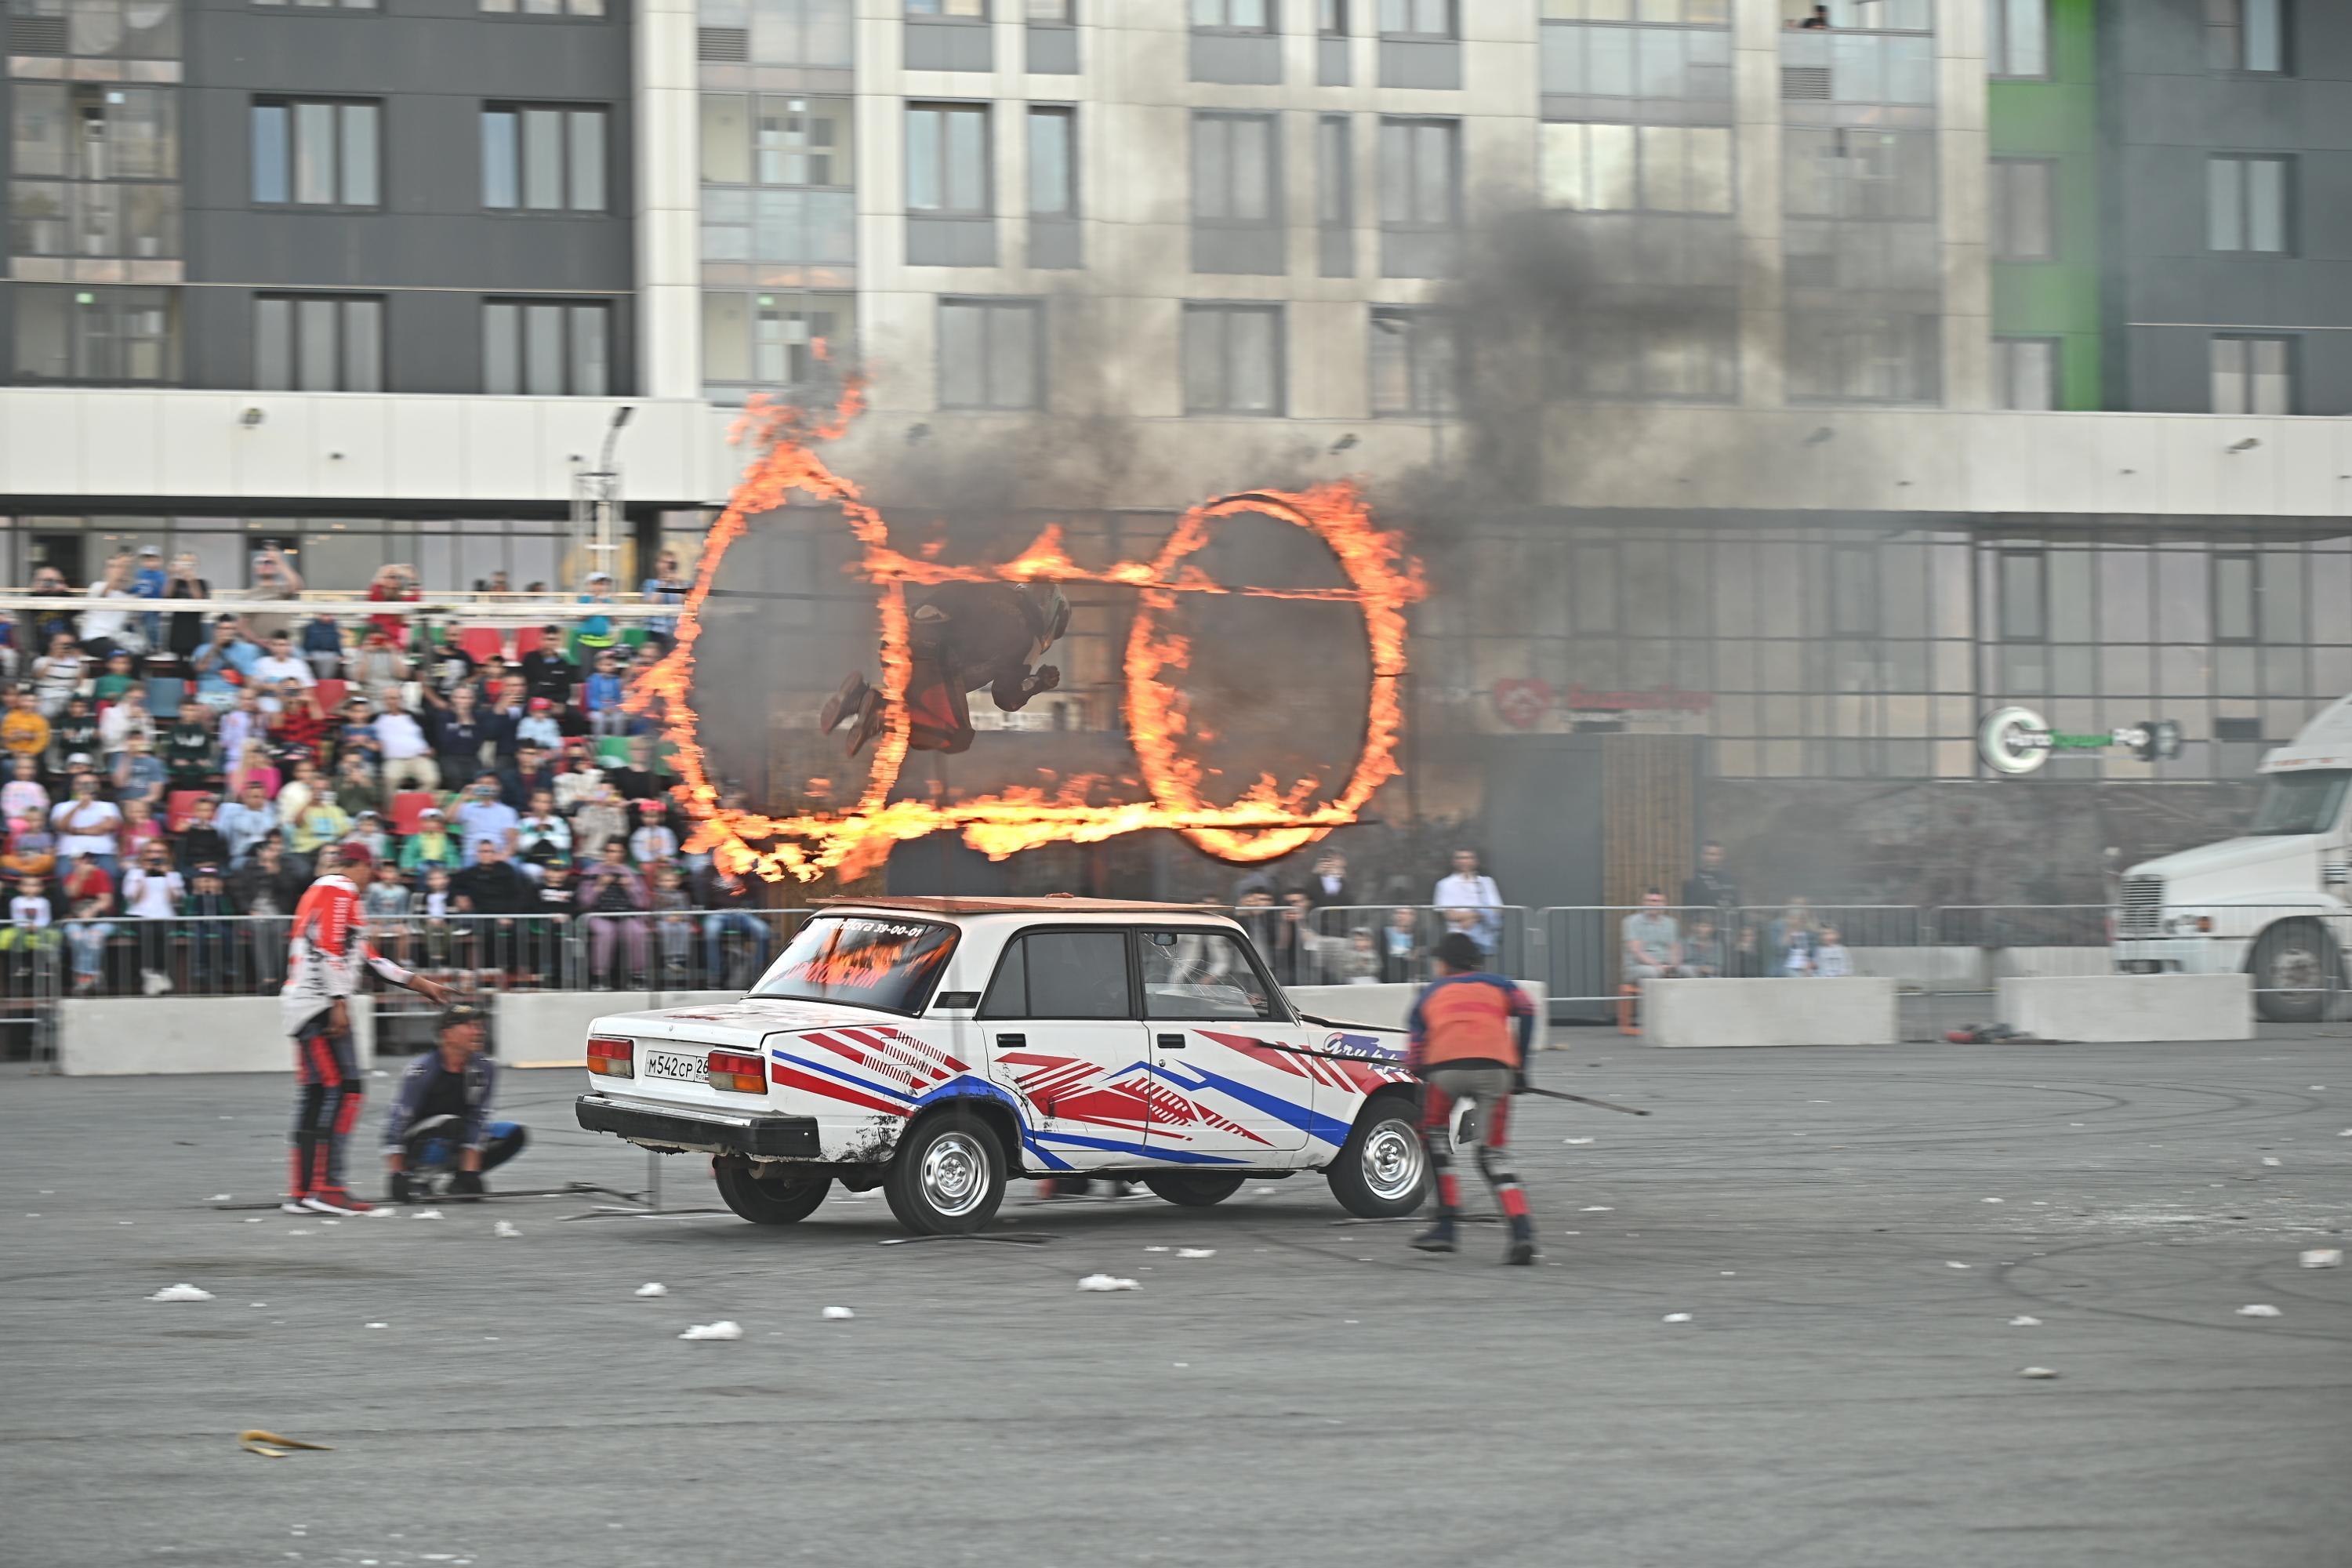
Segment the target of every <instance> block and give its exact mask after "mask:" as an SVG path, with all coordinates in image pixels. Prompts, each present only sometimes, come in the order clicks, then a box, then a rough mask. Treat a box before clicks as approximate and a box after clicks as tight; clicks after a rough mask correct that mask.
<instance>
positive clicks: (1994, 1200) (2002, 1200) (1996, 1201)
mask: <svg viewBox="0 0 2352 1568" xmlns="http://www.w3.org/2000/svg"><path fill="white" fill-rule="evenodd" d="M2008 1201H2009V1200H2008V1199H2007V1198H1979V1199H1978V1200H1977V1202H1979V1203H1980V1204H2000V1203H2007V1202H2008Z"/></svg>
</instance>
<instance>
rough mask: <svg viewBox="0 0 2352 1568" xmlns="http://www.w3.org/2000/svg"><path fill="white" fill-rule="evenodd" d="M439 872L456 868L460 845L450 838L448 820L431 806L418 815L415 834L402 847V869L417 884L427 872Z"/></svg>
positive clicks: (439, 810) (412, 882) (435, 807)
mask: <svg viewBox="0 0 2352 1568" xmlns="http://www.w3.org/2000/svg"><path fill="white" fill-rule="evenodd" d="M400 868H401V869H402V870H404V871H405V872H407V873H408V878H409V881H410V882H411V884H414V883H415V881H416V879H418V878H419V877H422V876H423V875H424V874H425V872H427V871H430V870H433V869H435V868H438V869H440V870H444V871H454V870H456V869H457V841H456V840H454V839H452V838H451V837H449V830H448V819H447V817H446V815H445V814H444V813H443V812H442V810H441V808H440V807H439V806H437V805H428V806H426V807H425V809H424V811H422V812H421V813H419V814H418V816H417V819H416V831H415V832H414V833H412V834H410V835H409V836H408V838H407V840H406V841H405V842H404V843H403V844H402V845H401V847H400Z"/></svg>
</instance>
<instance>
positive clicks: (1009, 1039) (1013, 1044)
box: [996, 1035, 1029, 1050]
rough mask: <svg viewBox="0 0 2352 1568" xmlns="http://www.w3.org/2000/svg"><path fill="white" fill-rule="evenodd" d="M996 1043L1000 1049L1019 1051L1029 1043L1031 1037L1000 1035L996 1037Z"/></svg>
mask: <svg viewBox="0 0 2352 1568" xmlns="http://www.w3.org/2000/svg"><path fill="white" fill-rule="evenodd" d="M996 1043H997V1045H998V1046H999V1047H1002V1048H1003V1049H1006V1050H1019V1049H1020V1048H1021V1047H1024V1046H1025V1045H1027V1044H1028V1043H1029V1037H1028V1036H1026V1035H999V1036H997V1037H996Z"/></svg>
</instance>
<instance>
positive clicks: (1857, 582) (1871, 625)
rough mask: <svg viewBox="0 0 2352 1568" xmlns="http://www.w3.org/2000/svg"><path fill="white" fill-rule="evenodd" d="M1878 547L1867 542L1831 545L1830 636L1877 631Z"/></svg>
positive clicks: (1876, 633)
mask: <svg viewBox="0 0 2352 1568" xmlns="http://www.w3.org/2000/svg"><path fill="white" fill-rule="evenodd" d="M1878 605H1879V594H1878V551H1877V549H1876V547H1875V546H1873V545H1867V544H1833V545H1832V546H1830V636H1832V637H1876V636H1877V635H1878Z"/></svg>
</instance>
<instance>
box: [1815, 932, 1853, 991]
mask: <svg viewBox="0 0 2352 1568" xmlns="http://www.w3.org/2000/svg"><path fill="white" fill-rule="evenodd" d="M1852 973H1853V954H1852V953H1850V952H1847V951H1846V950H1845V943H1844V942H1843V940H1841V939H1840V937H1839V935H1838V928H1837V927H1835V926H1831V925H1825V926H1823V927H1822V940H1821V942H1820V944H1819V945H1818V946H1816V947H1815V948H1814V949H1813V976H1814V978H1815V979H1819V980H1843V979H1844V978H1845V977H1846V976H1848V975H1850V974H1852Z"/></svg>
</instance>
